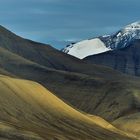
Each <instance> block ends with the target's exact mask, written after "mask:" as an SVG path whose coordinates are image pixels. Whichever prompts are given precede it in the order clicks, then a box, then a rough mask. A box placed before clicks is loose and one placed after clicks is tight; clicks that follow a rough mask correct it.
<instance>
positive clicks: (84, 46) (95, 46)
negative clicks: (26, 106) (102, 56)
mask: <svg viewBox="0 0 140 140" xmlns="http://www.w3.org/2000/svg"><path fill="white" fill-rule="evenodd" d="M109 50H111V49H109V48H107V47H106V46H105V44H104V43H103V42H102V41H101V40H100V39H99V38H95V39H91V40H83V41H80V42H78V43H76V44H73V46H72V47H71V48H69V52H68V54H70V55H72V56H75V57H77V58H80V59H83V58H85V57H87V56H89V55H95V54H99V53H103V52H106V51H109Z"/></svg>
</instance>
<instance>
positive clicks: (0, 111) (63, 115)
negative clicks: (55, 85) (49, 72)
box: [0, 76, 134, 140]
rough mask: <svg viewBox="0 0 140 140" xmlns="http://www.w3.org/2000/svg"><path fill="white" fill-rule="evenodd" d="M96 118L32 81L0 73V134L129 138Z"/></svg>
mask: <svg viewBox="0 0 140 140" xmlns="http://www.w3.org/2000/svg"><path fill="white" fill-rule="evenodd" d="M101 121H102V119H101ZM99 122H100V119H98V120H96V119H95V120H94V118H91V117H88V115H84V114H82V113H80V112H78V111H76V110H75V109H73V108H71V107H70V106H68V105H67V104H65V103H64V102H63V101H61V100H60V99H58V98H57V97H56V96H54V95H53V94H52V93H50V92H49V91H48V90H46V89H45V88H43V87H42V86H41V85H39V84H37V83H35V82H31V81H25V80H18V79H13V78H9V77H5V76H0V134H1V135H0V136H1V137H2V138H5V139H14V140H16V139H23V138H22V137H24V139H25V140H26V139H29V140H32V139H33V140H34V139H35V140H36V139H37V140H40V139H44V140H106V139H108V140H129V139H130V138H128V137H126V135H125V134H124V133H123V132H121V131H119V130H117V129H115V128H114V127H113V126H111V125H110V127H107V126H105V125H103V127H101V125H100V124H99V125H98V123H99ZM115 132H116V133H115ZM131 139H132V138H131ZM133 139H134V138H133Z"/></svg>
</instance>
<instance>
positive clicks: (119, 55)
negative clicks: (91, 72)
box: [84, 40, 140, 76]
mask: <svg viewBox="0 0 140 140" xmlns="http://www.w3.org/2000/svg"><path fill="white" fill-rule="evenodd" d="M84 60H85V61H87V62H90V63H93V64H100V65H104V66H108V67H111V68H113V69H115V70H118V71H121V72H123V73H126V74H129V75H135V76H140V40H135V41H133V42H131V44H129V45H128V47H126V48H123V49H120V50H114V51H110V52H105V53H102V54H98V55H91V56H88V57H86V58H84Z"/></svg>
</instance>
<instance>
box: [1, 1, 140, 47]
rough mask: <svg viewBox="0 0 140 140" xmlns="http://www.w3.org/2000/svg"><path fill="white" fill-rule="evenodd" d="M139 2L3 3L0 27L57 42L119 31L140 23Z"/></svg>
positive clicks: (25, 35) (36, 38)
mask: <svg viewBox="0 0 140 140" xmlns="http://www.w3.org/2000/svg"><path fill="white" fill-rule="evenodd" d="M139 5H140V1H139V0H117V1H115V0H71V1H69V0H0V23H1V24H2V25H4V26H6V27H8V28H10V29H11V30H12V31H14V32H16V33H17V34H19V35H22V36H23V37H28V38H30V39H34V40H38V41H42V42H53V44H54V45H55V46H56V47H60V44H59V45H58V46H57V43H56V44H55V41H56V42H62V41H66V40H74V39H75V40H79V39H84V38H90V37H94V36H96V35H102V34H105V33H111V32H114V31H115V30H118V29H119V28H120V27H121V26H124V25H126V24H128V23H130V22H134V21H136V20H139Z"/></svg>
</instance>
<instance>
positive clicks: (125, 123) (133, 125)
mask: <svg viewBox="0 0 140 140" xmlns="http://www.w3.org/2000/svg"><path fill="white" fill-rule="evenodd" d="M113 124H114V125H115V126H116V127H117V128H119V129H121V130H123V131H126V132H128V133H132V134H134V135H137V136H138V137H140V113H134V114H131V115H128V116H124V117H121V118H119V119H117V120H116V121H114V122H113Z"/></svg>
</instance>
